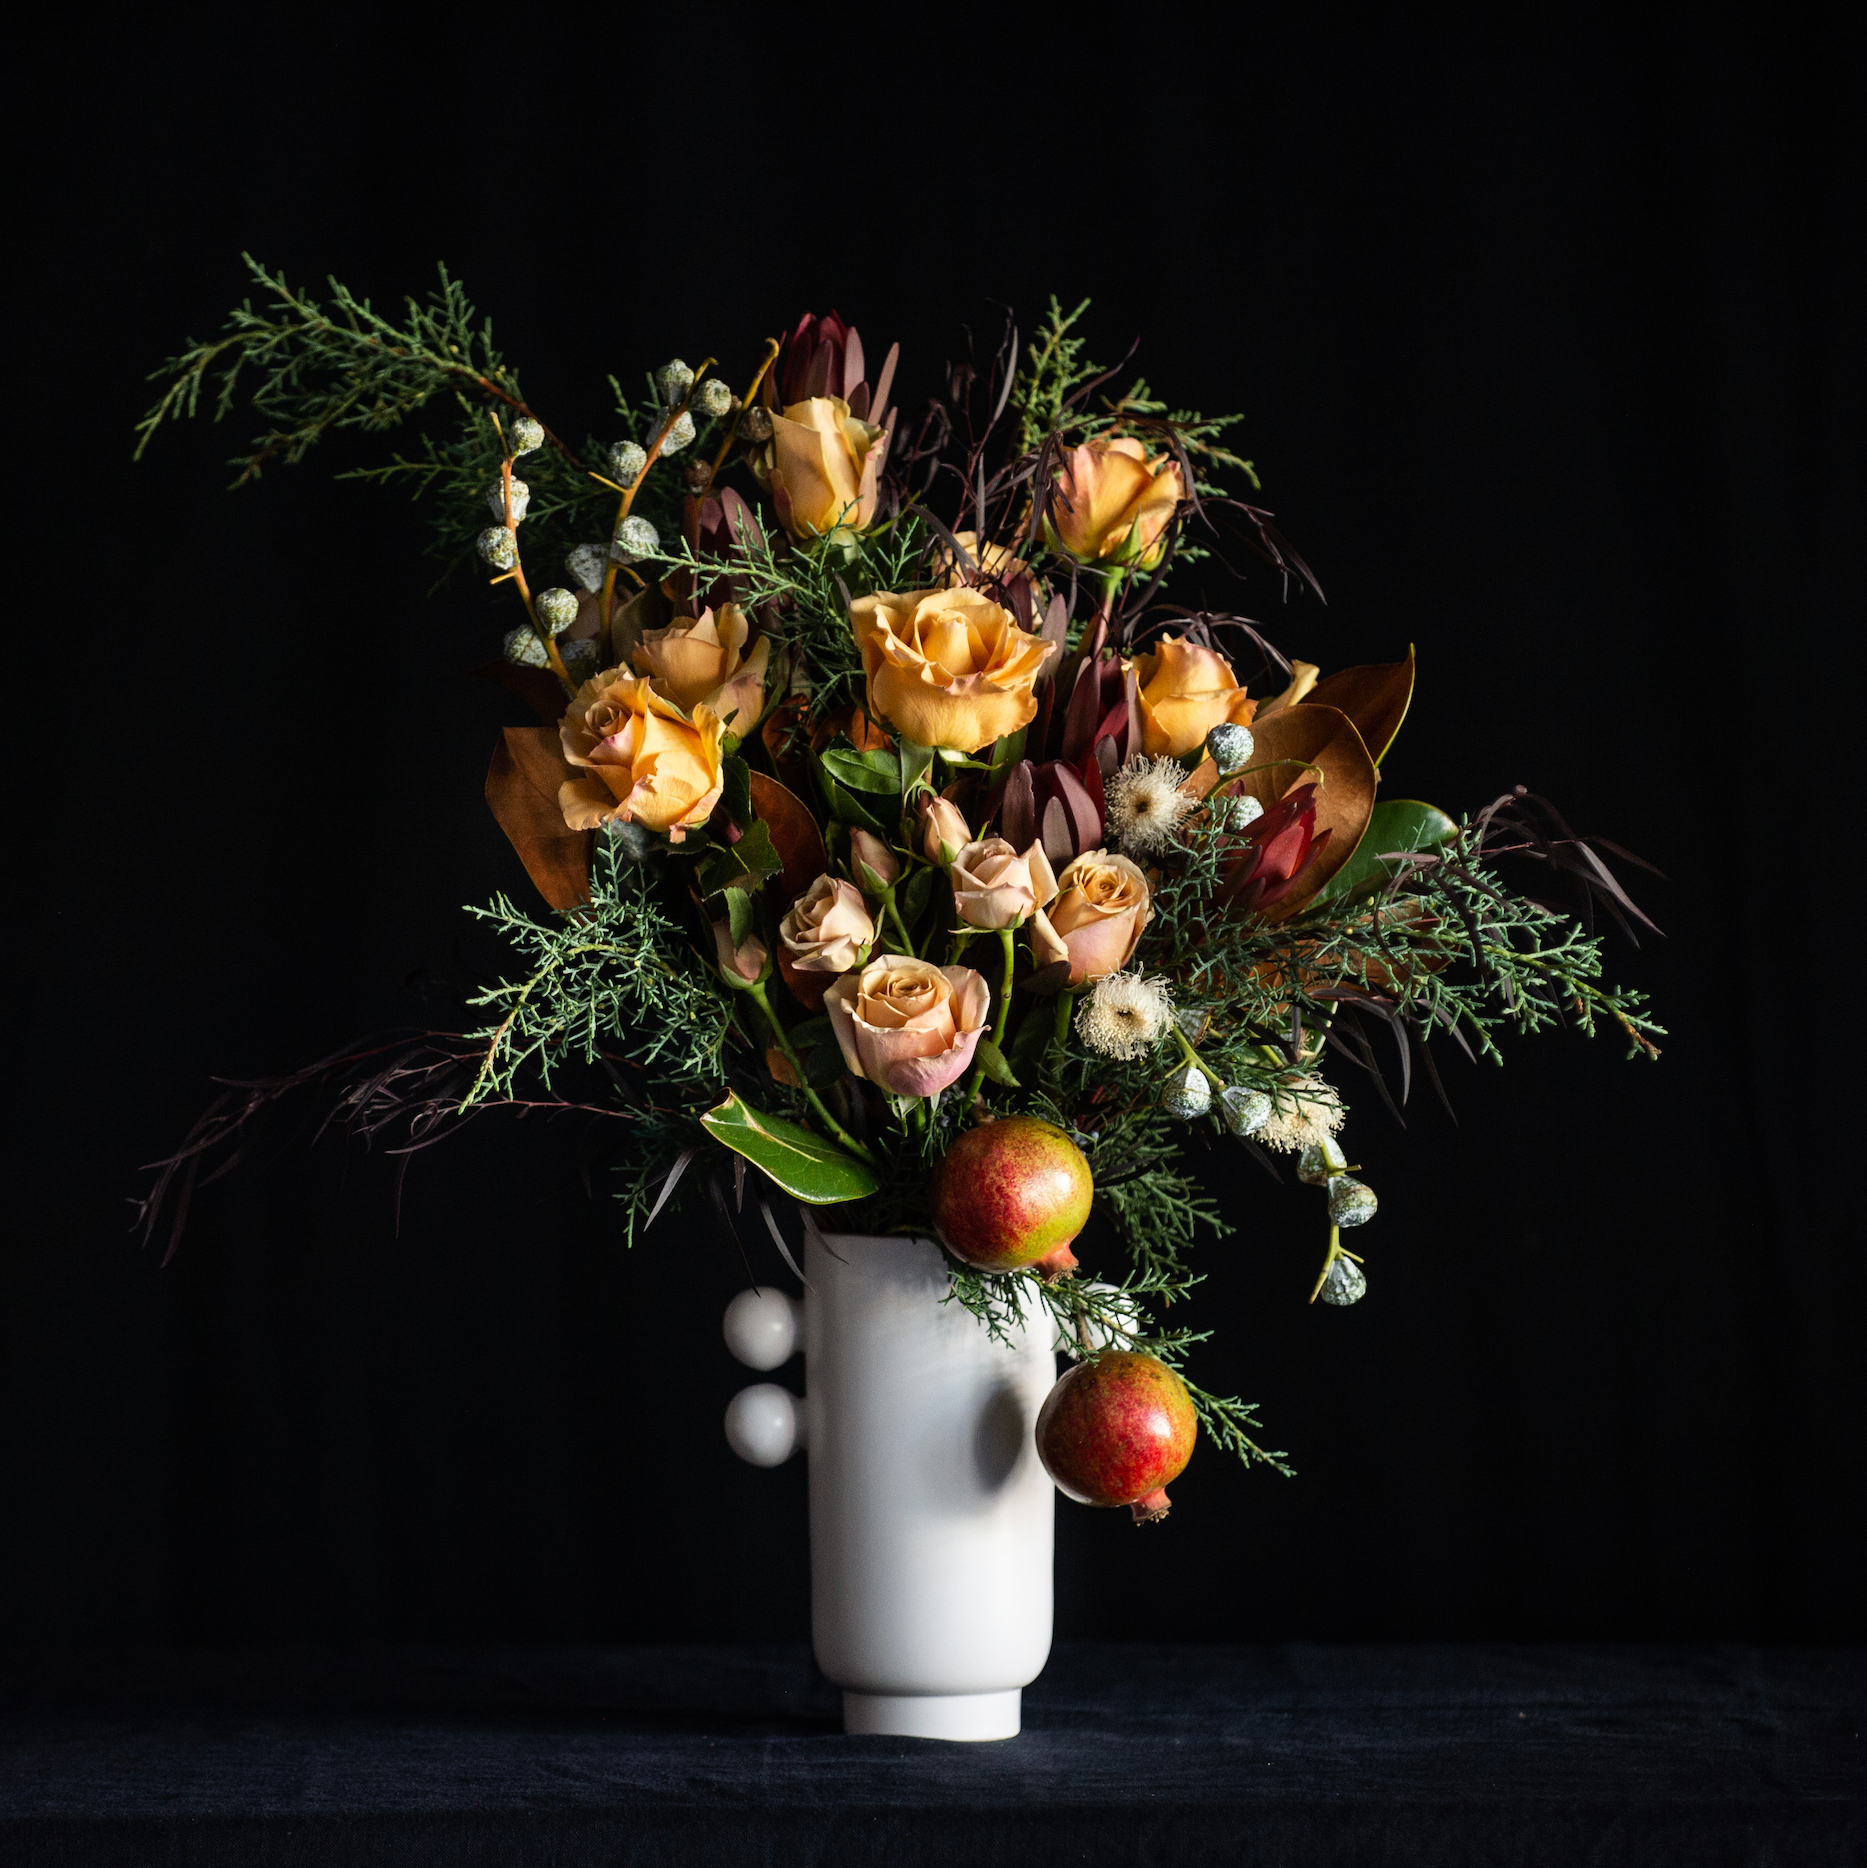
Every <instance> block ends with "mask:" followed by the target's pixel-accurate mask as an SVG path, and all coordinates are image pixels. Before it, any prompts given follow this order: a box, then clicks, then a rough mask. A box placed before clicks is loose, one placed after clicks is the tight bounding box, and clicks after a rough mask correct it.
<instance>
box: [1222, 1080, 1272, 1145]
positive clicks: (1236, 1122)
mask: <svg viewBox="0 0 1867 1868" xmlns="http://www.w3.org/2000/svg"><path fill="white" fill-rule="evenodd" d="M1275 1108H1276V1104H1274V1103H1273V1102H1272V1101H1271V1099H1270V1098H1269V1097H1268V1096H1266V1095H1265V1093H1264V1092H1263V1091H1262V1090H1248V1089H1246V1088H1245V1086H1244V1085H1243V1084H1242V1083H1234V1084H1233V1085H1232V1086H1231V1087H1230V1088H1229V1089H1228V1090H1227V1091H1226V1092H1225V1094H1224V1095H1223V1096H1221V1097H1220V1098H1219V1120H1220V1121H1221V1122H1223V1123H1224V1124H1225V1126H1226V1128H1228V1129H1229V1130H1230V1131H1231V1132H1232V1134H1234V1135H1255V1134H1256V1133H1257V1132H1258V1130H1259V1129H1261V1128H1262V1127H1263V1126H1264V1125H1265V1123H1267V1122H1268V1121H1269V1120H1270V1119H1271V1114H1272V1112H1273V1110H1274V1109H1275Z"/></svg>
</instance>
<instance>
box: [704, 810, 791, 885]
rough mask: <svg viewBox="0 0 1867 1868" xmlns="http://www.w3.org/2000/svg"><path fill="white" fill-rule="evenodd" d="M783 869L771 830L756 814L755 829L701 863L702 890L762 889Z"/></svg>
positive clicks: (753, 821)
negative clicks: (773, 842) (772, 839)
mask: <svg viewBox="0 0 1867 1868" xmlns="http://www.w3.org/2000/svg"><path fill="white" fill-rule="evenodd" d="M783 868H784V864H783V862H782V861H781V860H780V859H779V856H778V852H777V851H776V850H775V849H774V848H773V847H772V841H771V831H770V830H769V829H767V828H766V824H765V820H764V819H763V818H762V817H755V818H754V819H753V820H752V828H751V829H750V830H748V831H747V832H746V833H745V835H744V836H743V837H741V838H740V839H739V841H738V842H737V843H730V844H727V845H725V846H724V847H723V848H721V849H718V850H715V851H714V853H713V854H712V855H711V856H709V857H708V858H707V860H706V861H705V862H704V863H702V864H701V865H700V889H701V893H702V894H705V895H718V894H720V893H721V892H722V891H723V890H728V889H733V890H753V889H757V888H761V887H762V886H763V885H764V883H765V882H766V881H767V879H768V878H770V877H772V876H775V875H777V874H779V873H780V872H781V871H782V870H783Z"/></svg>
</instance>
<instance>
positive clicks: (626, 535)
mask: <svg viewBox="0 0 1867 1868" xmlns="http://www.w3.org/2000/svg"><path fill="white" fill-rule="evenodd" d="M660 549H661V534H660V533H659V532H657V531H656V530H655V528H654V527H653V526H652V525H650V524H649V523H648V521H647V520H646V519H644V518H643V517H642V516H641V515H640V514H639V513H633V512H632V513H630V515H629V516H628V518H626V519H624V520H622V521H621V523H620V524H618V525H617V527H616V536H615V537H614V538H612V539H611V540H610V541H609V555H610V556H611V557H612V558H614V559H615V560H616V562H617V563H618V564H633V563H634V562H635V561H636V560H637V559H638V558H652V557H653V556H654V555H655V553H656V552H658V551H659V550H660Z"/></svg>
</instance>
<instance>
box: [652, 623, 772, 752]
mask: <svg viewBox="0 0 1867 1868" xmlns="http://www.w3.org/2000/svg"><path fill="white" fill-rule="evenodd" d="M750 633H751V629H750V625H749V624H748V623H747V622H746V617H745V612H744V611H743V610H742V609H740V607H739V606H738V604H736V603H723V604H721V606H720V611H719V614H718V615H717V616H715V615H714V613H713V612H712V611H711V610H703V611H702V612H701V613H700V615H699V616H697V617H694V616H683V617H678V618H677V619H676V620H675V621H674V622H672V623H670V624H669V625H668V626H667V628H666V629H647V630H644V631H643V632H642V640H641V641H640V642H639V643H638V644H637V645H636V650H635V656H634V660H635V666H636V672H637V673H638V674H645V675H647V676H648V677H649V679H650V680H651V681H653V682H654V684H655V687H656V689H657V691H658V692H660V693H663V694H665V695H667V697H668V698H669V700H671V701H673V702H674V703H675V705H676V706H677V707H680V708H681V709H682V710H683V711H685V712H689V713H691V712H692V711H693V709H694V708H695V707H711V708H712V709H713V711H714V712H715V713H716V714H718V715H719V717H720V721H721V724H722V725H724V726H726V727H727V728H728V729H729V730H730V731H732V732H735V733H737V734H739V736H740V737H741V738H743V737H744V736H745V734H746V733H747V732H748V731H749V730H750V728H751V726H752V723H753V721H755V720H756V719H757V718H758V717H759V715H760V714H761V713H762V712H763V711H764V708H765V663H766V658H767V657H768V655H769V654H770V647H771V645H770V644H769V643H768V642H766V640H765V638H764V637H763V636H760V637H759V639H758V640H757V641H756V642H755V643H753V645H752V653H751V654H750V655H746V654H744V649H745V644H746V637H747V636H748V635H749V634H750ZM733 716H736V718H735V717H733Z"/></svg>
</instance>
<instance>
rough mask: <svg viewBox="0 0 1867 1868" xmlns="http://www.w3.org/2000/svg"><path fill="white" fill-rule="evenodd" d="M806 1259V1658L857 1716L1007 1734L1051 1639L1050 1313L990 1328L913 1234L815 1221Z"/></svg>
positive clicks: (931, 1249)
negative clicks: (809, 1642)
mask: <svg viewBox="0 0 1867 1868" xmlns="http://www.w3.org/2000/svg"><path fill="white" fill-rule="evenodd" d="M804 1269H805V1275H806V1277H807V1279H808V1287H807V1289H806V1292H805V1297H804V1341H805V1365H806V1368H807V1370H808V1380H809V1394H808V1398H807V1400H806V1404H805V1406H806V1415H807V1422H808V1443H809V1449H810V1590H811V1631H812V1636H813V1639H814V1642H815V1646H816V1651H817V1662H818V1665H819V1666H821V1667H822V1669H823V1671H824V1672H825V1673H826V1674H827V1675H828V1676H829V1677H830V1679H831V1680H833V1681H835V1682H836V1684H837V1685H838V1686H840V1687H842V1688H843V1689H844V1711H845V1723H846V1724H847V1726H848V1728H849V1729H850V1730H851V1731H866V1732H889V1733H909V1734H915V1735H920V1736H925V1737H932V1738H1007V1737H1010V1736H1012V1735H1013V1734H1014V1733H1015V1732H1016V1731H1017V1729H1018V1719H1019V1693H1020V1691H1021V1689H1022V1688H1024V1687H1025V1686H1027V1685H1028V1684H1029V1683H1030V1682H1031V1681H1032V1680H1034V1679H1035V1678H1036V1677H1037V1675H1038V1673H1039V1672H1040V1671H1041V1669H1042V1667H1043V1665H1044V1661H1045V1659H1046V1658H1047V1657H1048V1655H1049V1653H1050V1626H1051V1565H1052V1541H1053V1529H1054V1520H1055V1514H1056V1507H1055V1497H1056V1494H1055V1491H1054V1490H1053V1488H1052V1486H1051V1483H1050V1479H1049V1476H1048V1475H1047V1474H1046V1473H1045V1471H1044V1468H1043V1465H1042V1463H1041V1462H1040V1461H1039V1459H1038V1457H1037V1446H1036V1441H1035V1439H1034V1437H1033V1429H1034V1427H1035V1424H1036V1420H1037V1412H1038V1409H1039V1408H1041V1407H1042V1406H1043V1403H1044V1397H1045V1396H1046V1395H1047V1394H1048V1393H1049V1392H1050V1389H1051V1385H1052V1384H1053V1382H1054V1381H1055V1379H1056V1356H1055V1353H1054V1350H1053V1348H1052V1332H1051V1326H1050V1322H1049V1319H1048V1317H1047V1315H1045V1314H1043V1313H1041V1312H1040V1313H1038V1314H1035V1315H1028V1316H1027V1321H1026V1323H1025V1325H1024V1327H1023V1328H1022V1329H1021V1330H1019V1331H1015V1332H1013V1341H1012V1344H1011V1345H1010V1346H1009V1347H1008V1346H1007V1345H1005V1344H1004V1343H1000V1342H994V1341H993V1340H992V1338H991V1335H990V1334H989V1332H988V1331H987V1330H986V1328H985V1326H984V1325H983V1324H982V1323H980V1322H979V1321H978V1320H977V1319H976V1318H975V1317H973V1315H972V1314H971V1313H970V1312H969V1311H967V1310H965V1309H964V1308H962V1307H961V1306H960V1305H959V1304H958V1303H942V1302H941V1299H942V1298H944V1297H945V1296H946V1293H947V1270H946V1260H945V1258H944V1256H943V1255H942V1253H941V1251H940V1248H939V1247H938V1246H937V1245H934V1244H933V1243H931V1242H930V1241H929V1240H926V1239H893V1238H864V1237H859V1236H852V1235H848V1234H840V1233H832V1234H829V1235H828V1236H816V1235H813V1236H812V1237H811V1238H810V1239H809V1241H808V1243H807V1246H806V1256H805V1261H804Z"/></svg>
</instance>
